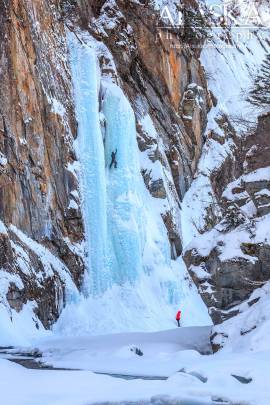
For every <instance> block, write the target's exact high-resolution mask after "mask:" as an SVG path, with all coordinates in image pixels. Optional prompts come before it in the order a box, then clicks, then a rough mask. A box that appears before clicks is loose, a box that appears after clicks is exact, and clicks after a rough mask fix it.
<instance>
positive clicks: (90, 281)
mask: <svg viewBox="0 0 270 405" xmlns="http://www.w3.org/2000/svg"><path fill="white" fill-rule="evenodd" d="M70 52H71V65H72V75H73V83H74V96H75V104H76V114H77V119H78V123H79V134H78V140H77V145H76V148H77V152H78V156H79V160H80V163H81V174H80V178H81V184H82V190H81V191H82V195H83V212H84V219H85V226H86V237H87V250H88V272H87V276H86V277H85V281H84V292H85V294H84V296H81V300H80V302H70V303H69V304H68V305H67V307H66V308H65V309H64V311H63V313H62V315H61V317H60V319H59V321H58V322H57V325H56V326H55V330H56V331H63V330H65V331H66V332H67V331H69V332H70V333H75V332H77V333H81V331H82V330H87V331H94V332H95V333H98V332H100V333H101V332H102V333H103V332H108V331H121V330H158V329H165V328H168V327H172V326H173V325H174V316H175V311H176V308H177V307H178V306H179V305H180V306H181V307H182V309H183V313H184V314H185V313H186V316H184V318H183V319H184V320H183V322H184V323H185V324H186V325H192V324H198V325H199V324H209V323H210V318H209V316H208V313H207V310H206V307H205V306H204V304H203V302H202V300H201V298H200V297H199V295H198V293H197V291H196V289H195V287H194V286H192V285H191V286H189V283H190V284H192V283H191V281H190V279H189V278H188V275H187V272H186V269H185V267H184V265H183V263H182V261H181V260H180V259H179V260H178V261H175V262H173V261H171V258H170V246H169V242H168V238H167V231H166V229H165V226H164V224H163V221H162V218H161V216H160V212H158V210H157V208H156V205H155V202H154V201H153V199H152V197H151V196H150V194H149V193H148V191H147V189H146V187H145V185H144V182H143V179H142V176H141V173H140V165H139V150H138V146H137V141H136V127H135V118H134V113H133V110H132V108H131V106H130V104H129V102H128V100H127V99H126V97H125V96H124V94H123V92H122V90H121V89H120V88H119V87H118V86H117V85H116V84H114V83H113V82H112V81H110V80H108V79H107V80H105V79H103V80H100V72H99V68H98V64H97V59H96V53H95V47H94V43H88V44H83V45H81V44H79V42H78V41H77V39H75V38H74V37H73V36H70ZM99 94H101V98H102V105H101V108H102V113H103V115H104V117H105V121H106V134H105V136H104V134H103V133H102V131H101V129H100V112H99ZM103 136H104V139H103ZM116 150H117V155H116V158H117V169H114V168H111V169H110V167H109V166H110V163H111V153H112V152H113V151H116ZM189 306H191V307H190V308H188V307H189Z"/></svg>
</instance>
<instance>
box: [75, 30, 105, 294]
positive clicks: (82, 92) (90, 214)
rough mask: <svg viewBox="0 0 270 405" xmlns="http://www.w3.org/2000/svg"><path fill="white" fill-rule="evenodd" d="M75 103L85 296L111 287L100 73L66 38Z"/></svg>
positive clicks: (92, 58)
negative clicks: (100, 110)
mask: <svg viewBox="0 0 270 405" xmlns="http://www.w3.org/2000/svg"><path fill="white" fill-rule="evenodd" d="M69 44H70V60H71V70H72V82H73V88H74V101H75V106H76V116H77V121H78V138H77V141H76V142H77V144H76V149H77V153H78V156H79V160H80V163H81V195H82V205H83V215H84V223H85V231H86V232H85V233H86V243H87V246H86V248H87V254H88V269H89V272H88V274H87V275H86V280H85V292H86V294H87V295H88V294H99V293H102V292H104V291H105V290H106V289H107V287H108V286H109V285H110V282H111V280H110V273H109V269H108V254H109V249H108V243H107V242H108V239H107V215H106V180H105V175H104V167H105V160H104V147H103V140H102V133H101V129H100V122H99V101H98V96H99V87H100V81H99V77H100V75H99V71H98V67H97V61H96V55H95V52H94V51H93V50H92V49H91V48H90V47H88V46H86V45H84V44H79V43H78V41H77V39H76V38H74V36H73V35H70V37H69Z"/></svg>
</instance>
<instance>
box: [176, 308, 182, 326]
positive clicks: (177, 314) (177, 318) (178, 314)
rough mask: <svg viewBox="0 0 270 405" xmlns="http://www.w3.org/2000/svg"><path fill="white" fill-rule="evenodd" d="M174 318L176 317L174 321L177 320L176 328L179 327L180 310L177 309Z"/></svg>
mask: <svg viewBox="0 0 270 405" xmlns="http://www.w3.org/2000/svg"><path fill="white" fill-rule="evenodd" d="M175 319H176V321H177V325H178V328H179V327H180V326H181V325H180V320H181V311H177V313H176V317H175Z"/></svg>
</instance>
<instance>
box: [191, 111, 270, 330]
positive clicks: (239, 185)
mask: <svg viewBox="0 0 270 405" xmlns="http://www.w3.org/2000/svg"><path fill="white" fill-rule="evenodd" d="M269 123H270V117H269V114H265V115H263V116H261V117H259V121H258V126H257V129H256V131H255V132H254V133H253V134H251V135H249V136H247V137H246V138H242V139H241V146H242V150H240V146H239V145H238V147H237V148H236V149H235V154H236V156H233V157H231V159H229V160H228V161H225V163H224V164H223V165H222V166H221V167H220V169H219V170H220V172H221V173H222V174H223V176H224V173H226V168H225V167H224V165H225V166H226V165H229V166H230V172H231V173H233V174H234V175H235V173H236V174H238V175H236V179H235V180H233V181H231V182H229V184H226V180H227V181H228V180H232V179H233V178H235V177H230V176H228V177H225V178H224V180H223V182H220V181H219V184H218V187H215V184H216V183H215V182H214V183H213V188H214V189H215V191H216V195H217V196H218V201H219V204H220V206H221V208H222V212H223V214H222V220H221V221H220V222H219V223H218V224H217V225H216V226H215V227H214V228H213V229H211V230H210V231H208V232H206V233H203V234H202V235H201V236H199V237H198V238H197V240H196V242H195V243H194V245H193V244H191V246H190V247H188V248H187V250H186V252H185V255H184V258H185V261H186V263H187V266H188V267H189V269H190V271H191V273H192V275H193V279H194V280H195V282H196V284H197V286H198V287H199V289H200V291H201V293H202V296H203V297H204V300H205V302H206V303H207V305H208V307H209V308H210V311H211V316H212V318H213V320H214V322H215V323H220V322H222V321H223V320H225V319H227V318H229V317H231V316H233V315H235V314H236V313H237V308H236V309H235V310H233V307H236V306H237V305H239V304H240V303H241V302H242V301H244V300H246V299H248V298H249V296H250V295H251V293H252V292H253V291H254V290H256V289H257V288H258V286H259V285H260V284H263V283H264V282H266V281H267V280H269V278H270V273H269V241H268V234H267V229H266V228H267V223H268V222H267V221H268V215H267V214H269V213H270V177H269V175H270V172H269V166H270V158H269V153H268V149H269ZM235 165H236V166H237V167H234V168H233V166H235ZM241 168H242V173H243V174H242V175H239V173H241ZM213 177H214V178H215V179H216V177H218V178H221V176H220V174H219V172H216V173H215V176H214V175H213ZM264 227H265V230H264V231H263V232H262V229H263V228H264Z"/></svg>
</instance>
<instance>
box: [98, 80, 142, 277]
mask: <svg viewBox="0 0 270 405" xmlns="http://www.w3.org/2000/svg"><path fill="white" fill-rule="evenodd" d="M102 109H103V113H104V116H105V119H106V137H105V158H106V174H107V204H108V205H107V209H108V225H109V229H108V231H109V239H110V240H111V241H112V246H113V251H114V257H115V262H114V263H113V268H112V276H113V282H115V283H117V284H121V283H125V282H126V281H129V282H134V281H135V280H136V279H137V276H138V274H139V273H140V272H141V270H142V267H143V266H142V256H143V248H144V244H145V237H144V228H143V204H142V186H143V185H142V179H141V175H140V167H139V162H138V145H137V141H136V126H135V117H134V113H133V110H132V108H131V106H130V104H129V102H128V100H127V99H126V97H125V96H124V94H123V92H122V90H121V89H120V88H119V87H118V86H116V85H115V84H113V83H106V82H104V83H103V103H102ZM112 154H115V160H116V162H115V165H114V164H112V163H113V162H112ZM116 166H117V167H116Z"/></svg>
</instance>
